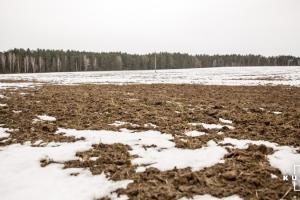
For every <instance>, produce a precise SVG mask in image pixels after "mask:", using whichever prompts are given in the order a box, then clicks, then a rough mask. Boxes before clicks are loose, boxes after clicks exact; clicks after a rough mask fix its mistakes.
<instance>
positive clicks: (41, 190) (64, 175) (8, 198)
mask: <svg viewBox="0 0 300 200" xmlns="http://www.w3.org/2000/svg"><path fill="white" fill-rule="evenodd" d="M88 148H89V146H86V144H85V143H84V142H76V143H64V144H59V146H57V147H49V146H47V147H31V146H26V145H20V144H15V145H10V146H7V147H3V148H1V149H0V160H1V163H2V164H1V165H0V171H1V173H0V194H1V199H3V200H14V199H31V200H39V199H46V200H53V199H76V200H90V199H95V198H101V197H104V196H106V195H109V194H110V193H111V192H114V191H115V190H117V189H119V188H125V187H126V186H127V184H128V183H130V182H131V181H130V180H124V181H117V182H114V181H110V180H108V179H107V178H106V177H105V175H104V174H101V175H96V176H93V175H92V174H91V172H90V171H89V170H85V169H80V168H71V169H64V170H63V169H62V167H63V165H62V164H50V165H48V166H46V167H44V168H42V167H41V166H40V162H39V161H40V159H43V158H46V157H50V158H52V159H54V160H56V161H64V160H68V159H73V158H74V157H75V152H76V151H78V150H84V149H85V150H87V149H88ZM4 163H5V164H4ZM71 173H79V174H78V175H77V176H71V175H70V174H71Z"/></svg>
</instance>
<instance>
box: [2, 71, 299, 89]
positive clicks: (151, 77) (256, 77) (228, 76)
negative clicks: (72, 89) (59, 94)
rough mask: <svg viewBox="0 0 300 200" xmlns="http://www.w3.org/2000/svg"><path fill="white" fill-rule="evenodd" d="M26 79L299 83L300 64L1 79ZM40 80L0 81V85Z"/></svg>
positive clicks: (9, 77) (68, 82)
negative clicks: (296, 65)
mask: <svg viewBox="0 0 300 200" xmlns="http://www.w3.org/2000/svg"><path fill="white" fill-rule="evenodd" d="M7 79H9V80H27V81H39V82H46V83H54V84H82V83H97V84H109V83H111V84H127V83H146V84H150V83H186V84H205V85H266V84H271V85H293V86H300V67H295V66H294V67H292V66H285V67H266V66H264V67H217V68H193V69H172V70H158V71H157V72H156V73H155V72H154V71H153V70H148V71H105V72H103V71H97V72H59V73H39V74H37V73H36V74H2V75H0V82H1V80H7ZM35 84H37V83H17V84H15V83H0V88H7V87H13V86H14V85H16V86H18V87H26V86H32V85H35Z"/></svg>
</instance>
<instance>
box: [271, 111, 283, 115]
mask: <svg viewBox="0 0 300 200" xmlns="http://www.w3.org/2000/svg"><path fill="white" fill-rule="evenodd" d="M273 113H274V114H275V115H280V114H281V113H282V112H278V111H275V112H273Z"/></svg>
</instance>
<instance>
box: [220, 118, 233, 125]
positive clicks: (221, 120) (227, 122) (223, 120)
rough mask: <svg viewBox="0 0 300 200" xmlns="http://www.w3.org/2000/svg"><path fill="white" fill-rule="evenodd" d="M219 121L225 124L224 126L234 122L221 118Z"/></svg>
mask: <svg viewBox="0 0 300 200" xmlns="http://www.w3.org/2000/svg"><path fill="white" fill-rule="evenodd" d="M219 121H220V122H221V123H224V124H232V121H231V120H226V119H223V118H219Z"/></svg>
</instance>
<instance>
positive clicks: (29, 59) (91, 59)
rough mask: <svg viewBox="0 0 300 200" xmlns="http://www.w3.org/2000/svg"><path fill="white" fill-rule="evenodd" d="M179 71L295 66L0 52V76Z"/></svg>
mask: <svg viewBox="0 0 300 200" xmlns="http://www.w3.org/2000/svg"><path fill="white" fill-rule="evenodd" d="M155 56H156V62H157V69H179V68H196V67H197V68H198V67H222V66H299V65H300V58H299V57H293V56H273V57H264V56H261V55H237V54H233V55H189V54H182V53H167V52H161V53H156V54H154V53H152V54H144V55H138V54H127V53H121V52H102V53H95V52H85V51H70V50H67V51H63V50H44V49H37V50H30V49H27V50H25V49H12V50H8V51H5V52H0V73H38V72H74V71H105V70H148V69H153V68H154V65H155V63H154V62H155V61H154V60H155V59H154V57H155Z"/></svg>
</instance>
